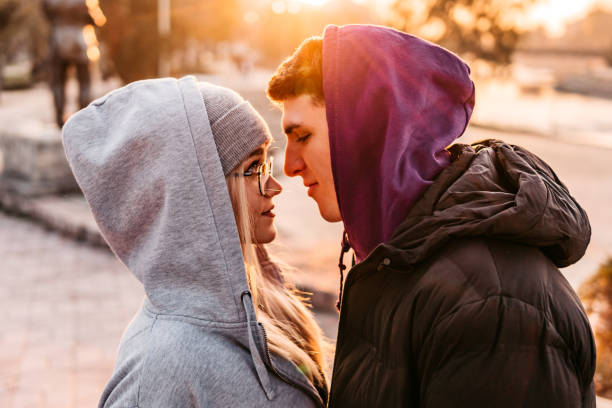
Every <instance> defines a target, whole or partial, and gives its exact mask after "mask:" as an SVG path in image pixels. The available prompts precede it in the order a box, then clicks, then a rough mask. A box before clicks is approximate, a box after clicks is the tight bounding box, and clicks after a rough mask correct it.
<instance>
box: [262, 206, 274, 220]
mask: <svg viewBox="0 0 612 408" xmlns="http://www.w3.org/2000/svg"><path fill="white" fill-rule="evenodd" d="M273 209H274V207H272V208H270V209H269V210H268V211H264V212H262V213H261V215H263V216H264V217H271V218H274V217H276V214H274V213H273V212H272V210H273Z"/></svg>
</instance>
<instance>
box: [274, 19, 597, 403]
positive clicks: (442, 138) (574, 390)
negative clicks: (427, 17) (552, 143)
mask: <svg viewBox="0 0 612 408" xmlns="http://www.w3.org/2000/svg"><path fill="white" fill-rule="evenodd" d="M268 95H269V97H270V98H271V99H272V100H273V101H275V102H276V103H278V104H280V105H281V106H282V109H283V119H282V126H283V128H284V131H285V133H286V135H287V148H286V159H285V168H284V170H285V173H286V174H287V175H288V176H300V177H302V179H303V182H304V185H305V186H306V187H307V188H308V195H309V196H311V197H312V198H313V199H314V200H315V201H316V202H317V204H318V206H319V210H320V213H321V216H322V217H323V218H324V219H325V220H327V221H330V222H334V221H342V222H343V223H344V226H345V229H346V234H347V237H348V243H349V244H350V246H351V247H352V248H353V249H354V251H355V253H356V258H357V262H358V263H357V265H355V266H354V267H353V268H352V269H351V270H350V273H349V274H348V277H347V279H346V282H345V284H344V293H342V290H341V305H342V306H341V312H340V323H339V332H338V340H337V346H336V357H335V362H334V369H333V377H332V387H331V393H330V401H329V406H330V407H334V408H335V407H400V406H404V407H419V406H421V407H463V406H465V407H472V408H474V407H594V406H595V394H594V391H593V374H594V370H595V346H594V342H593V337H592V333H591V329H590V326H589V322H588V320H587V317H586V315H585V313H584V310H583V308H582V306H581V303H580V300H579V299H578V297H577V296H576V294H575V293H574V291H573V290H572V288H571V287H570V285H569V284H568V282H567V281H566V280H565V279H564V277H563V276H562V275H561V273H560V272H559V270H558V269H557V268H558V267H563V266H567V265H570V264H572V263H574V262H576V261H578V260H579V259H580V258H581V257H582V255H583V254H584V251H585V250H586V247H587V245H588V242H589V239H590V233H591V230H590V225H589V222H588V218H587V216H586V214H585V213H584V211H583V210H582V209H581V208H580V206H579V205H578V203H576V201H575V200H574V199H573V198H572V197H571V196H570V194H569V192H568V190H567V188H566V187H565V186H564V185H563V183H562V182H561V181H560V180H559V179H558V178H557V176H556V175H555V173H554V172H553V170H552V169H551V168H550V167H548V166H547V165H546V164H545V163H544V162H543V161H541V160H540V159H539V158H538V157H536V156H535V155H533V154H531V153H529V152H528V151H526V150H524V149H522V148H520V147H518V146H512V145H508V144H505V143H503V142H501V141H498V140H487V141H483V142H480V143H477V144H474V145H471V146H468V145H461V144H455V145H452V146H450V147H448V148H447V146H449V145H450V144H451V143H452V142H453V141H454V140H455V139H456V138H457V137H459V136H460V135H461V134H462V133H463V132H464V130H465V128H466V126H467V124H468V121H469V118H470V115H471V113H472V108H473V106H474V85H473V83H472V81H471V80H470V78H469V68H468V67H467V65H466V64H465V63H464V62H462V61H461V60H460V59H459V58H457V57H456V56H455V55H453V54H452V53H450V52H448V51H446V50H444V49H443V48H440V47H438V46H435V45H433V44H430V43H428V42H425V41H422V40H420V39H418V38H415V37H413V36H410V35H407V34H405V33H402V32H398V31H395V30H392V29H388V28H384V27H375V26H363V25H351V26H344V27H336V26H329V27H327V28H326V30H325V33H324V35H323V38H311V39H308V40H306V41H305V42H304V43H303V44H302V45H301V46H300V48H299V49H298V50H297V51H296V52H295V54H294V55H292V56H291V57H290V58H289V59H287V60H286V61H285V62H284V63H283V64H282V65H281V66H280V67H279V68H278V70H277V72H276V73H275V74H274V76H273V77H272V78H271V79H270V82H269V85H268Z"/></svg>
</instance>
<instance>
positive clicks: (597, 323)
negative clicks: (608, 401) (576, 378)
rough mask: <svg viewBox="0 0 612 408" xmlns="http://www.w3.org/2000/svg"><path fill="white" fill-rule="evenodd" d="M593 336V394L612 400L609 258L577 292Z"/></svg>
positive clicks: (611, 268) (611, 277)
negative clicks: (595, 360) (594, 369)
mask: <svg viewBox="0 0 612 408" xmlns="http://www.w3.org/2000/svg"><path fill="white" fill-rule="evenodd" d="M579 294H580V297H581V299H582V303H583V304H584V307H585V309H586V312H587V314H588V315H589V320H590V321H591V325H592V327H593V331H594V332H595V344H596V346H597V369H596V371H595V391H596V392H597V394H598V395H601V396H604V397H607V398H611V397H612V258H609V259H608V260H607V261H606V262H605V263H604V264H603V265H601V267H600V268H599V270H598V271H597V273H596V274H595V275H593V276H592V277H591V278H590V279H589V280H588V281H586V282H585V283H584V284H583V285H582V286H581V287H580V291H579Z"/></svg>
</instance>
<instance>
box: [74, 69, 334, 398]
mask: <svg viewBox="0 0 612 408" xmlns="http://www.w3.org/2000/svg"><path fill="white" fill-rule="evenodd" d="M63 141H64V147H65V150H66V155H67V157H68V161H69V163H70V166H71V168H72V170H73V172H74V174H75V177H76V179H77V181H78V183H79V185H80V187H81V189H82V190H83V193H84V194H85V197H86V198H87V200H88V202H89V205H90V206H91V209H92V212H93V214H94V216H95V218H96V221H97V223H98V225H99V227H100V231H101V232H102V234H103V235H104V237H105V239H106V241H107V242H108V244H109V246H110V247H111V248H112V250H113V251H114V253H115V254H116V255H117V257H118V258H119V259H120V260H121V261H122V262H123V263H124V264H125V266H126V267H127V268H128V269H129V270H130V271H131V272H132V273H133V274H134V275H135V276H136V278H138V279H139V280H140V281H141V282H142V284H143V286H144V289H145V293H146V297H145V301H144V303H143V306H142V307H141V309H140V311H139V312H138V313H137V315H136V316H135V318H134V320H133V321H132V322H131V323H130V325H129V326H128V328H127V329H126V331H125V333H124V335H123V338H122V341H121V345H120V348H119V355H118V359H117V363H116V366H115V370H114V373H113V375H112V377H111V379H110V381H109V382H108V384H107V386H106V388H105V389H104V391H103V394H102V397H101V399H100V404H99V406H100V407H122V408H125V407H142V408H148V407H260V406H262V407H263V406H266V407H267V406H271V407H322V406H324V404H325V400H326V398H327V386H326V381H325V378H324V376H323V374H322V373H323V371H324V367H323V365H324V355H323V351H324V342H323V338H322V334H321V331H320V329H319V327H318V326H317V324H316V323H315V321H314V319H313V316H312V314H311V313H310V311H309V310H308V309H307V308H306V307H305V305H304V304H303V303H302V298H301V297H300V296H299V295H298V294H296V292H295V291H294V289H292V287H291V286H290V285H288V284H287V283H286V282H285V281H284V280H283V275H282V273H281V272H280V269H279V268H278V266H277V265H275V264H274V263H273V262H272V261H270V259H269V258H268V256H267V252H266V250H265V247H264V245H265V244H266V243H268V242H270V241H272V240H273V239H274V238H275V235H276V230H275V227H274V213H273V212H272V210H273V208H274V205H273V197H274V196H275V195H277V194H278V193H279V192H280V191H281V186H280V184H278V182H277V181H276V180H275V179H274V178H273V177H272V175H271V171H272V165H271V159H269V158H268V152H267V150H268V146H269V144H270V133H269V130H268V128H267V126H266V125H265V122H264V121H263V119H262V118H261V117H260V116H259V115H258V114H257V112H256V111H255V110H254V109H253V107H252V106H251V105H250V104H249V103H248V102H245V101H244V100H243V99H242V98H241V97H240V96H239V95H238V94H236V93H235V92H233V91H230V90H229V89H226V88H222V87H218V86H214V85H211V84H207V83H198V82H196V80H195V79H194V78H193V77H185V78H182V79H180V80H176V79H170V78H167V79H156V80H146V81H139V82H135V83H132V84H130V85H127V86H125V87H123V88H121V89H118V90H115V91H113V92H111V93H109V94H108V95H106V96H104V97H102V98H100V99H98V100H96V101H94V102H92V103H91V104H90V105H89V106H88V107H87V108H85V109H83V110H81V111H80V112H78V113H77V114H75V115H74V116H73V117H72V118H71V119H70V120H69V121H68V122H67V123H66V125H65V127H64V131H63Z"/></svg>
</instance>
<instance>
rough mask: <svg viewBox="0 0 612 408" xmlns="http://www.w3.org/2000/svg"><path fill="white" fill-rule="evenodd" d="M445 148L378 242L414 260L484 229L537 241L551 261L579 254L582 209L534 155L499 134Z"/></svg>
mask: <svg viewBox="0 0 612 408" xmlns="http://www.w3.org/2000/svg"><path fill="white" fill-rule="evenodd" d="M449 150H450V152H451V153H452V156H453V162H452V164H451V165H450V166H449V167H447V168H446V169H444V171H442V173H441V174H440V176H439V177H438V178H437V179H436V181H435V183H434V184H433V185H432V186H431V187H430V188H429V189H428V190H427V191H426V192H425V193H424V194H423V196H422V198H421V199H420V200H419V201H418V203H417V204H416V205H415V206H414V208H413V209H412V211H411V212H410V214H409V216H408V217H407V218H406V219H405V220H404V221H403V222H402V223H401V225H400V226H399V227H398V229H397V231H396V232H395V234H394V236H393V237H392V239H391V240H390V242H389V244H388V245H381V246H380V248H382V247H387V249H391V251H392V252H393V251H396V252H397V253H398V256H399V257H401V258H402V260H403V262H404V263H406V264H416V263H419V262H422V261H425V260H426V259H428V258H429V257H430V256H431V255H432V253H433V252H434V251H436V250H437V249H439V248H441V247H442V246H443V245H444V244H445V243H446V242H448V240H449V239H452V238H455V239H456V238H468V237H491V238H496V239H503V240H507V241H513V242H516V243H519V244H524V245H530V246H534V247H538V248H540V250H541V251H542V252H543V253H544V254H545V255H546V256H547V257H548V258H549V259H551V260H552V261H553V262H554V263H555V265H556V266H557V267H565V266H568V265H571V264H573V263H575V262H577V261H578V260H579V259H580V258H582V256H583V255H584V253H585V251H586V248H587V246H588V244H589V241H590V238H591V226H590V224H589V219H588V217H587V214H586V213H585V211H584V210H583V209H582V208H581V207H580V205H579V204H578V203H577V202H576V200H574V198H573V197H572V196H571V195H570V193H569V191H568V189H567V187H565V185H564V184H563V183H562V182H561V181H560V180H559V178H558V177H557V175H556V174H555V172H554V171H553V170H552V169H551V168H550V167H549V166H548V165H547V164H546V163H544V162H543V161H542V160H541V159H540V158H538V157H537V156H535V155H534V154H532V153H530V152H528V151H527V150H525V149H523V148H521V147H520V146H514V145H509V144H506V143H504V142H502V141H499V140H485V141H482V142H479V143H475V144H473V145H471V146H469V145H461V144H457V145H453V146H452V147H451V148H450V149H449ZM377 250H378V249H377ZM397 250H399V251H397Z"/></svg>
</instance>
